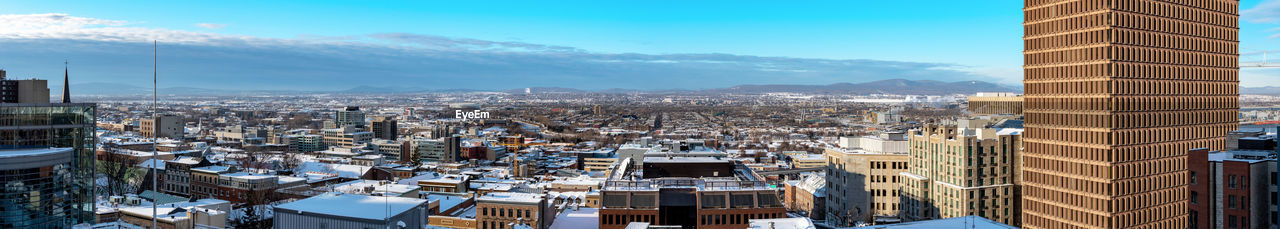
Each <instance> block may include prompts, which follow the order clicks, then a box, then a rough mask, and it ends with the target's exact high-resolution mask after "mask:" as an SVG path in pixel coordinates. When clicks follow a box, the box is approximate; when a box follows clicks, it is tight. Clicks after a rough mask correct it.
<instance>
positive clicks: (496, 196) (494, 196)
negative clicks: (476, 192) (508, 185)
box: [476, 192, 542, 204]
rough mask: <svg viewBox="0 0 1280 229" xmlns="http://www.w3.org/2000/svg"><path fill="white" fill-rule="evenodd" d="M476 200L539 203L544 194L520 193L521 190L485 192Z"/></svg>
mask: <svg viewBox="0 0 1280 229" xmlns="http://www.w3.org/2000/svg"><path fill="white" fill-rule="evenodd" d="M476 201H497V202H515V203H527V204H537V203H538V202H541V201H542V194H535V193H519V192H491V193H489V194H485V195H484V196H481V197H480V198H476Z"/></svg>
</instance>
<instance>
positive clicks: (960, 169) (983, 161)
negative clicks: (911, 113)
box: [900, 119, 1022, 225]
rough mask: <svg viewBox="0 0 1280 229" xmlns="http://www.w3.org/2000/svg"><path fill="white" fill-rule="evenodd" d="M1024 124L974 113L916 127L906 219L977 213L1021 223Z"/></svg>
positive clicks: (905, 198) (904, 187) (906, 189)
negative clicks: (948, 122)
mask: <svg viewBox="0 0 1280 229" xmlns="http://www.w3.org/2000/svg"><path fill="white" fill-rule="evenodd" d="M1021 124H1022V123H1021V121H1018V120H1007V121H997V122H990V121H988V120H986V119H968V120H961V121H960V122H958V124H954V125H937V124H928V125H925V126H923V127H921V128H920V129H916V130H912V131H911V132H910V133H909V139H910V145H911V146H910V147H911V149H910V153H909V154H910V155H911V156H910V159H909V160H910V163H908V164H909V165H910V166H911V167H910V169H909V170H908V171H906V172H902V173H901V175H902V179H903V180H904V181H905V183H904V184H903V185H902V204H901V205H900V206H901V209H902V218H903V220H906V221H919V220H931V219H944V218H953V217H962V216H969V215H977V216H982V217H983V218H987V219H991V220H993V221H996V222H1001V223H1004V224H1009V225H1018V219H1019V216H1020V215H1019V214H1020V213H1019V212H1020V209H1019V208H1018V206H1020V199H1019V198H1018V195H1019V193H1018V180H1017V178H1016V177H1017V174H1018V168H1017V167H1016V165H1017V162H1018V155H1019V154H1020V152H1021V148H1022V145H1021V142H1019V140H1020V137H1021V135H1020V134H1021V133H1022V129H1021Z"/></svg>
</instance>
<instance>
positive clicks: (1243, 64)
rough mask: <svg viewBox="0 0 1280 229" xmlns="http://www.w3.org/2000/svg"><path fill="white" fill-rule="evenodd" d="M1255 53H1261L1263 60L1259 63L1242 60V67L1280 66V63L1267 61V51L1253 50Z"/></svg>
mask: <svg viewBox="0 0 1280 229" xmlns="http://www.w3.org/2000/svg"><path fill="white" fill-rule="evenodd" d="M1253 53H1261V54H1262V61H1261V62H1257V63H1253V62H1240V68H1280V64H1270V63H1267V51H1259V52H1253ZM1243 54H1244V53H1242V56H1243Z"/></svg>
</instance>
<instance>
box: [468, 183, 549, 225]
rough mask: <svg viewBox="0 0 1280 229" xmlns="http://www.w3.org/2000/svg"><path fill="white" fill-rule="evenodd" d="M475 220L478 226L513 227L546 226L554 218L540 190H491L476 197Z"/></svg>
mask: <svg viewBox="0 0 1280 229" xmlns="http://www.w3.org/2000/svg"><path fill="white" fill-rule="evenodd" d="M476 211H477V214H476V223H477V224H479V225H480V227H479V228H480V229H505V228H516V227H515V226H516V225H527V226H529V227H530V228H534V229H546V228H548V227H550V226H551V223H552V221H554V219H555V215H556V212H555V209H554V208H552V207H551V205H550V204H548V203H547V199H546V197H545V196H544V195H542V194H535V193H515V192H493V193H489V194H485V195H484V196H480V197H477V198H476Z"/></svg>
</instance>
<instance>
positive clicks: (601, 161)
mask: <svg viewBox="0 0 1280 229" xmlns="http://www.w3.org/2000/svg"><path fill="white" fill-rule="evenodd" d="M582 160H583V162H582V170H585V171H587V172H605V173H608V172H609V171H613V168H614V165H615V164H617V163H618V158H612V157H599V158H597V157H591V158H584V159H582Z"/></svg>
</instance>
